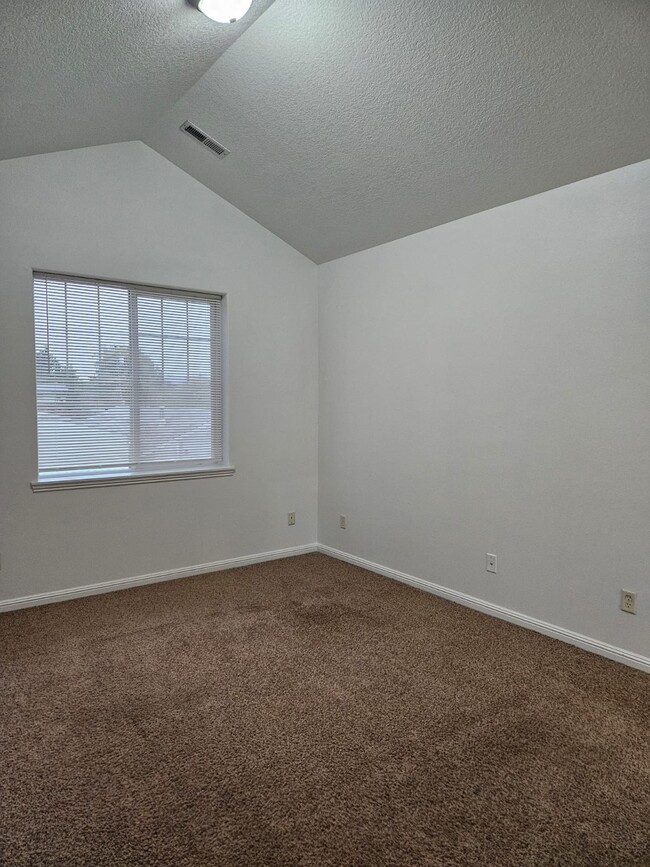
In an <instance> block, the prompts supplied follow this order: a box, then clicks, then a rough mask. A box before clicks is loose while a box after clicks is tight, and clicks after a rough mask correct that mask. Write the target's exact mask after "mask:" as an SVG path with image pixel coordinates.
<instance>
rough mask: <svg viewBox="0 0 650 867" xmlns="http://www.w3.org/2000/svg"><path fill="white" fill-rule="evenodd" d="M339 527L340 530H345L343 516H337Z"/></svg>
mask: <svg viewBox="0 0 650 867" xmlns="http://www.w3.org/2000/svg"><path fill="white" fill-rule="evenodd" d="M339 527H340V528H341V529H342V530H345V527H346V522H345V515H339Z"/></svg>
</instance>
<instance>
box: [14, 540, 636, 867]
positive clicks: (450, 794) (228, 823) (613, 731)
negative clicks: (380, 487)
mask: <svg viewBox="0 0 650 867" xmlns="http://www.w3.org/2000/svg"><path fill="white" fill-rule="evenodd" d="M91 577H92V576H89V580H91ZM0 636H1V642H0V664H1V672H0V681H1V686H2V694H1V701H2V703H1V705H0V762H1V764H0V863H2V865H27V864H29V865H39V867H40V865H83V867H102V865H112V867H114V865H122V864H126V865H170V867H171V865H173V867H185V865H215V867H226V865H246V867H257V865H260V867H262V865H263V867H271V865H358V867H361V865H364V867H366V865H400V867H402V865H409V867H410V865H433V867H469V865H472V867H475V865H482V867H501V865H503V867H506V865H508V867H510V865H512V867H550V865H562V867H564V865H567V867H569V865H570V867H574V865H581V867H607V865H616V867H624V865H625V867H628V865H641V864H646V863H648V856H649V855H650V848H649V845H650V844H649V840H650V826H649V822H650V818H649V817H650V759H649V742H648V721H649V719H650V691H649V682H650V678H648V676H647V675H645V674H643V673H641V672H638V671H633V670H631V669H628V668H625V667H623V666H620V665H617V664H616V663H613V662H609V661H607V660H604V659H601V658H599V657H596V656H592V655H590V654H587V653H585V652H583V651H580V650H577V649H575V648H573V647H569V646H567V645H564V644H561V643H560V642H557V641H553V640H551V639H548V638H545V637H543V636H540V635H537V634H535V633H533V632H527V631H525V630H523V629H520V628H518V627H515V626H512V625H510V624H507V623H504V622H501V621H498V620H494V619H492V618H490V617H487V616H485V615H482V614H478V613H476V612H474V611H470V610H468V609H466V608H462V607H460V606H458V605H454V604H452V603H450V602H446V601H444V600H441V599H437V598H436V597H434V596H431V595H428V594H425V593H422V592H420V591H418V590H414V589H411V588H409V587H406V586H404V585H401V584H398V583H396V582H394V581H390V580H388V579H384V578H380V577H378V576H377V575H373V574H371V573H369V572H366V571H364V570H362V569H358V568H355V567H353V566H348V565H346V564H344V563H340V562H338V561H336V560H332V559H330V558H328V557H325V556H322V555H319V554H311V555H307V556H304V557H298V558H294V559H289V560H282V561H276V562H274V563H266V564H261V565H259V566H253V567H249V568H245V569H237V570H232V571H229V572H220V573H217V574H214V575H207V576H203V577H198V578H191V579H186V580H180V581H174V582H170V583H166V584H156V585H150V586H148V587H142V588H138V589H134V590H126V591H122V592H120V593H111V594H108V595H105V596H95V597H91V598H88V599H82V600H78V601H73V602H66V603H62V604H58V605H49V606H44V607H42V608H32V609H27V610H24V611H19V612H14V613H10V614H5V615H2V616H0Z"/></svg>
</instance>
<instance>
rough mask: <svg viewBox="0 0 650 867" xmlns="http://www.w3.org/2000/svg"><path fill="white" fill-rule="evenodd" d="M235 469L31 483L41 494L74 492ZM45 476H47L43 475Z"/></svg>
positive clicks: (199, 476)
mask: <svg viewBox="0 0 650 867" xmlns="http://www.w3.org/2000/svg"><path fill="white" fill-rule="evenodd" d="M234 474H235V468H234V467H232V466H222V465H221V464H220V465H219V466H213V467H202V468H200V469H199V468H197V469H190V468H187V469H184V470H183V469H178V470H169V471H167V472H151V473H147V472H144V473H143V472H138V473H135V472H128V471H127V472H125V473H124V474H120V475H117V474H114V473H113V474H107V473H104V474H102V475H99V474H98V475H95V476H90V475H88V476H80V477H79V478H78V479H73V478H70V476H67V477H66V478H64V479H62V478H58V479H57V478H52V479H47V480H46V479H45V478H43V479H42V480H40V479H39V481H37V482H31V489H32V491H34V492H36V493H39V492H41V491H74V490H77V489H79V488H112V487H115V486H117V485H141V484H144V483H151V482H174V481H179V480H183V479H209V478H213V477H214V476H233V475H234ZM43 475H45V474H43Z"/></svg>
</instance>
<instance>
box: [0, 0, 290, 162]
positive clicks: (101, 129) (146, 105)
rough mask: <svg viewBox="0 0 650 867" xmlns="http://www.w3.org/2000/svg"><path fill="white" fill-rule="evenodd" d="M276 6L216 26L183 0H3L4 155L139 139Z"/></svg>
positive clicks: (0, 105) (0, 94)
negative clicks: (247, 31) (252, 26)
mask: <svg viewBox="0 0 650 867" xmlns="http://www.w3.org/2000/svg"><path fill="white" fill-rule="evenodd" d="M272 2H273V0H255V2H254V4H253V6H252V8H251V11H250V13H249V14H248V15H247V16H246V17H245V18H243V19H242V20H241V21H239V22H237V23H236V24H234V25H226V26H223V25H221V26H220V25H218V24H215V23H214V22H213V21H210V20H208V19H207V18H206V17H205V16H204V15H202V14H201V13H200V12H199V11H198V10H197V9H196V8H194V7H192V6H191V5H189V3H187V2H186V0H28V2H19V0H2V2H0V159H9V158H11V157H17V156H28V155H30V154H38V153H48V152H50V151H57V150H67V149H69V148H78V147H89V146H91V145H98V144H109V143H111V142H116V141H131V140H133V139H141V138H142V137H143V136H144V134H145V132H146V131H147V129H148V128H149V126H151V124H152V123H153V122H154V121H155V120H156V119H157V118H159V117H160V116H161V114H162V113H163V112H165V111H167V110H168V109H169V107H170V106H171V105H173V103H174V102H175V100H177V99H178V98H179V97H181V96H182V95H183V94H184V93H185V92H186V91H187V90H188V88H190V87H191V86H192V85H193V84H194V82H195V81H196V80H197V79H198V78H199V77H200V76H201V75H202V74H203V73H204V72H205V71H206V70H207V69H209V68H210V66H212V64H213V63H214V62H215V61H216V60H217V59H218V58H219V57H220V56H221V55H222V54H223V52H224V51H225V50H226V49H227V48H228V46H229V45H232V44H233V42H235V40H236V39H237V38H238V37H239V36H240V35H241V34H242V33H243V32H244V31H245V30H246V28H247V27H249V26H250V25H251V24H252V23H253V22H254V20H255V18H256V17H257V16H258V15H260V14H261V13H262V12H263V11H264V10H265V9H267V8H268V7H269V6H270V5H271V3H272Z"/></svg>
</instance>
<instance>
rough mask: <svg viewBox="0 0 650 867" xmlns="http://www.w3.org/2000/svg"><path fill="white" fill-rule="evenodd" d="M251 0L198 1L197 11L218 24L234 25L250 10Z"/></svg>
mask: <svg viewBox="0 0 650 867" xmlns="http://www.w3.org/2000/svg"><path fill="white" fill-rule="evenodd" d="M252 2H253V0H199V9H200V10H201V12H203V14H204V15H207V16H208V18H211V19H212V20H213V21H218V22H219V24H234V23H235V21H239V19H240V18H243V17H244V15H245V14H246V13H247V12H248V10H249V9H250V8H251V3H252Z"/></svg>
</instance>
